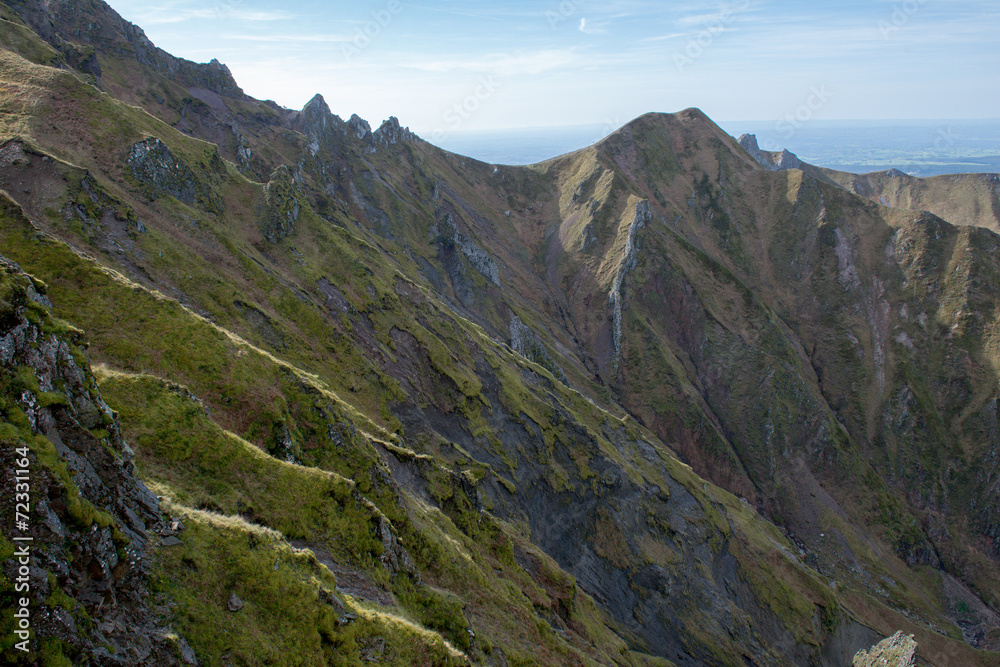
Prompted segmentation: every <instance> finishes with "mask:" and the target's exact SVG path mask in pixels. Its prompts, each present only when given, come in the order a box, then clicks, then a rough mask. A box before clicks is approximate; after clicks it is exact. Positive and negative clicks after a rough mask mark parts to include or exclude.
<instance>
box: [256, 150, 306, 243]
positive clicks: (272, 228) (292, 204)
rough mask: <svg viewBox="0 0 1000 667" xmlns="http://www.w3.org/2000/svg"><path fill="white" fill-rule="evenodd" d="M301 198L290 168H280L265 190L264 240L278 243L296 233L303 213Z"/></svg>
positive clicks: (282, 166) (272, 176)
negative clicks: (300, 215) (297, 223)
mask: <svg viewBox="0 0 1000 667" xmlns="http://www.w3.org/2000/svg"><path fill="white" fill-rule="evenodd" d="M300 196H301V195H300V193H299V191H298V188H297V187H295V182H294V181H293V180H292V174H291V172H289V171H288V167H286V166H285V165H281V166H280V167H278V168H277V169H276V170H275V171H274V173H273V174H271V180H270V181H268V183H267V186H265V188H264V238H266V239H267V240H268V241H270V242H271V243H277V242H278V241H280V240H281V239H283V238H285V237H286V236H288V235H290V234H292V233H293V232H294V231H295V222H296V221H297V220H298V219H299V213H300V212H301V211H302V203H301V201H300Z"/></svg>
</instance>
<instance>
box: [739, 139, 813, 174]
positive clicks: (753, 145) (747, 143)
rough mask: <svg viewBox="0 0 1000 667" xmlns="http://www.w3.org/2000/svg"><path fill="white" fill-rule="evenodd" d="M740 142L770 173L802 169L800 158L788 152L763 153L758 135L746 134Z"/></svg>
mask: <svg viewBox="0 0 1000 667" xmlns="http://www.w3.org/2000/svg"><path fill="white" fill-rule="evenodd" d="M739 142H740V146H742V147H743V150H745V151H746V152H747V153H749V154H750V157H752V158H753V159H754V160H756V161H757V162H758V163H759V164H760V166H762V167H764V168H765V169H767V170H768V171H785V170H787V169H800V168H801V167H802V162H801V161H800V160H799V158H798V157H797V156H796V155H795V154H794V153H790V152H788V151H787V150H782V151H781V152H780V153H773V152H771V151H767V152H765V151H762V150H761V149H760V146H758V145H757V135H755V134H744V135H742V136H741V137H740V138H739Z"/></svg>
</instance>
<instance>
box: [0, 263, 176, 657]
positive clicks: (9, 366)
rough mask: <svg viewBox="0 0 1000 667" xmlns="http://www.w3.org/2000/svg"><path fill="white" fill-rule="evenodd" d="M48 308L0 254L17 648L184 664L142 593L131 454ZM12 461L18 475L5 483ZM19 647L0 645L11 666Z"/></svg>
mask: <svg viewBox="0 0 1000 667" xmlns="http://www.w3.org/2000/svg"><path fill="white" fill-rule="evenodd" d="M50 307H51V304H50V303H49V301H48V299H47V298H46V297H45V295H44V286H43V285H42V284H41V283H38V282H37V281H35V280H34V279H32V278H31V277H29V276H27V275H26V274H24V273H22V272H21V271H20V269H19V268H18V267H17V266H16V265H14V264H12V263H10V262H8V261H7V260H5V259H3V258H0V378H2V382H0V411H2V413H3V415H2V416H3V419H2V426H0V436H2V439H3V441H4V447H3V449H2V450H0V460H2V464H3V473H2V474H3V475H4V483H3V485H2V487H0V488H2V491H0V495H2V496H3V497H2V502H4V504H5V507H11V508H14V501H15V498H14V491H15V488H16V489H17V492H18V493H24V494H26V496H21V497H19V498H18V502H21V501H25V502H26V504H27V505H28V506H29V507H30V511H29V510H27V509H25V511H24V513H25V514H27V515H28V517H27V519H26V521H25V523H23V524H22V523H20V521H21V517H20V516H18V517H17V523H15V516H14V515H13V514H12V513H11V512H4V513H3V515H2V517H3V518H2V531H3V535H4V536H5V537H8V536H10V537H13V538H14V539H15V549H14V553H13V555H11V553H10V552H9V551H6V552H5V556H4V558H5V560H4V562H3V563H2V569H3V572H4V577H5V580H4V582H3V584H2V585H0V597H2V598H4V599H5V602H4V606H5V607H7V608H13V607H14V606H15V605H14V603H13V601H14V600H15V599H20V598H22V597H26V598H27V599H29V600H30V601H31V604H30V606H29V611H30V627H31V630H32V635H31V637H30V639H28V640H27V643H26V644H25V645H24V646H25V648H27V649H28V650H29V651H30V652H31V653H32V654H34V655H38V653H37V652H38V650H39V647H40V646H41V643H42V642H46V641H49V640H52V639H58V640H59V641H60V642H62V644H61V646H62V648H61V649H58V650H61V651H62V652H63V653H64V654H65V655H67V656H68V657H70V658H71V659H73V660H74V662H78V663H83V662H87V661H94V662H96V663H98V664H107V665H145V664H153V663H155V664H164V665H169V664H179V663H180V662H182V661H183V662H188V663H190V664H195V663H196V659H195V657H194V654H193V652H191V651H190V648H188V647H187V645H186V643H184V642H183V640H178V638H177V637H176V635H175V634H174V633H173V632H172V631H171V630H170V629H169V628H167V627H163V626H161V625H160V623H159V621H158V613H157V611H156V610H155V609H154V608H153V605H154V604H155V603H154V602H153V601H151V600H150V599H149V589H148V582H147V578H148V575H149V549H150V544H151V541H152V540H153V538H152V536H151V529H153V528H154V527H158V526H159V524H160V521H161V517H160V512H159V503H158V501H157V498H156V496H154V495H153V494H152V493H151V492H150V491H149V489H148V488H147V487H146V486H145V485H144V484H143V483H142V482H141V481H140V480H139V479H137V478H136V477H135V466H134V464H133V461H132V459H133V457H134V453H133V451H132V450H131V448H130V447H129V446H128V445H127V444H126V443H125V442H124V441H123V440H122V436H121V431H120V428H119V424H118V421H117V417H116V415H115V414H114V413H113V412H112V410H111V409H110V408H109V407H108V406H107V404H106V403H105V402H104V400H103V399H102V398H101V395H100V392H99V391H98V390H97V386H96V382H95V381H94V377H93V375H92V374H91V372H90V368H89V365H88V363H87V360H86V356H85V353H84V352H83V348H82V345H83V340H82V332H80V331H79V330H76V329H73V328H71V327H68V326H66V325H64V324H59V323H58V322H55V321H54V320H53V319H52V318H51V316H50V315H49V308H50ZM25 463H27V465H24V464H25ZM17 470H22V471H26V473H17V474H18V475H21V478H20V479H17V480H15V479H14V475H15V471H17ZM24 479H27V481H23V480H24ZM15 482H20V483H21V484H22V485H21V486H16V485H15ZM19 511H20V510H19ZM18 539H23V540H26V541H16V540H18ZM15 582H16V583H17V585H18V588H17V589H16V596H15V589H13V587H12V585H13V584H14V583H15ZM5 630H9V629H5ZM5 634H7V632H5ZM21 639H25V638H21ZM57 646H58V645H57ZM21 655H22V653H20V652H18V651H12V653H10V654H8V657H9V658H10V659H11V664H19V663H18V662H17V660H18V659H19V657H20V656H21ZM23 655H25V656H27V655H28V654H27V653H24V654H23Z"/></svg>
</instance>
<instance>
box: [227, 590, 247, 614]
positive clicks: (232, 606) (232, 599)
mask: <svg viewBox="0 0 1000 667" xmlns="http://www.w3.org/2000/svg"><path fill="white" fill-rule="evenodd" d="M226 608H227V609H229V611H232V612H237V611H239V610H240V609H243V600H241V599H240V598H239V596H238V595H236V593H233V594H231V595H230V596H229V602H227V603H226Z"/></svg>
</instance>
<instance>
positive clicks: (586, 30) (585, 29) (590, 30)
mask: <svg viewBox="0 0 1000 667" xmlns="http://www.w3.org/2000/svg"><path fill="white" fill-rule="evenodd" d="M607 31H608V29H607V28H606V27H605V24H603V23H598V24H597V25H594V24H593V23H591V22H589V21H588V20H587V19H586V17H584V18H582V19H580V32H582V33H583V34H585V35H603V34H605V33H606V32H607Z"/></svg>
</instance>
